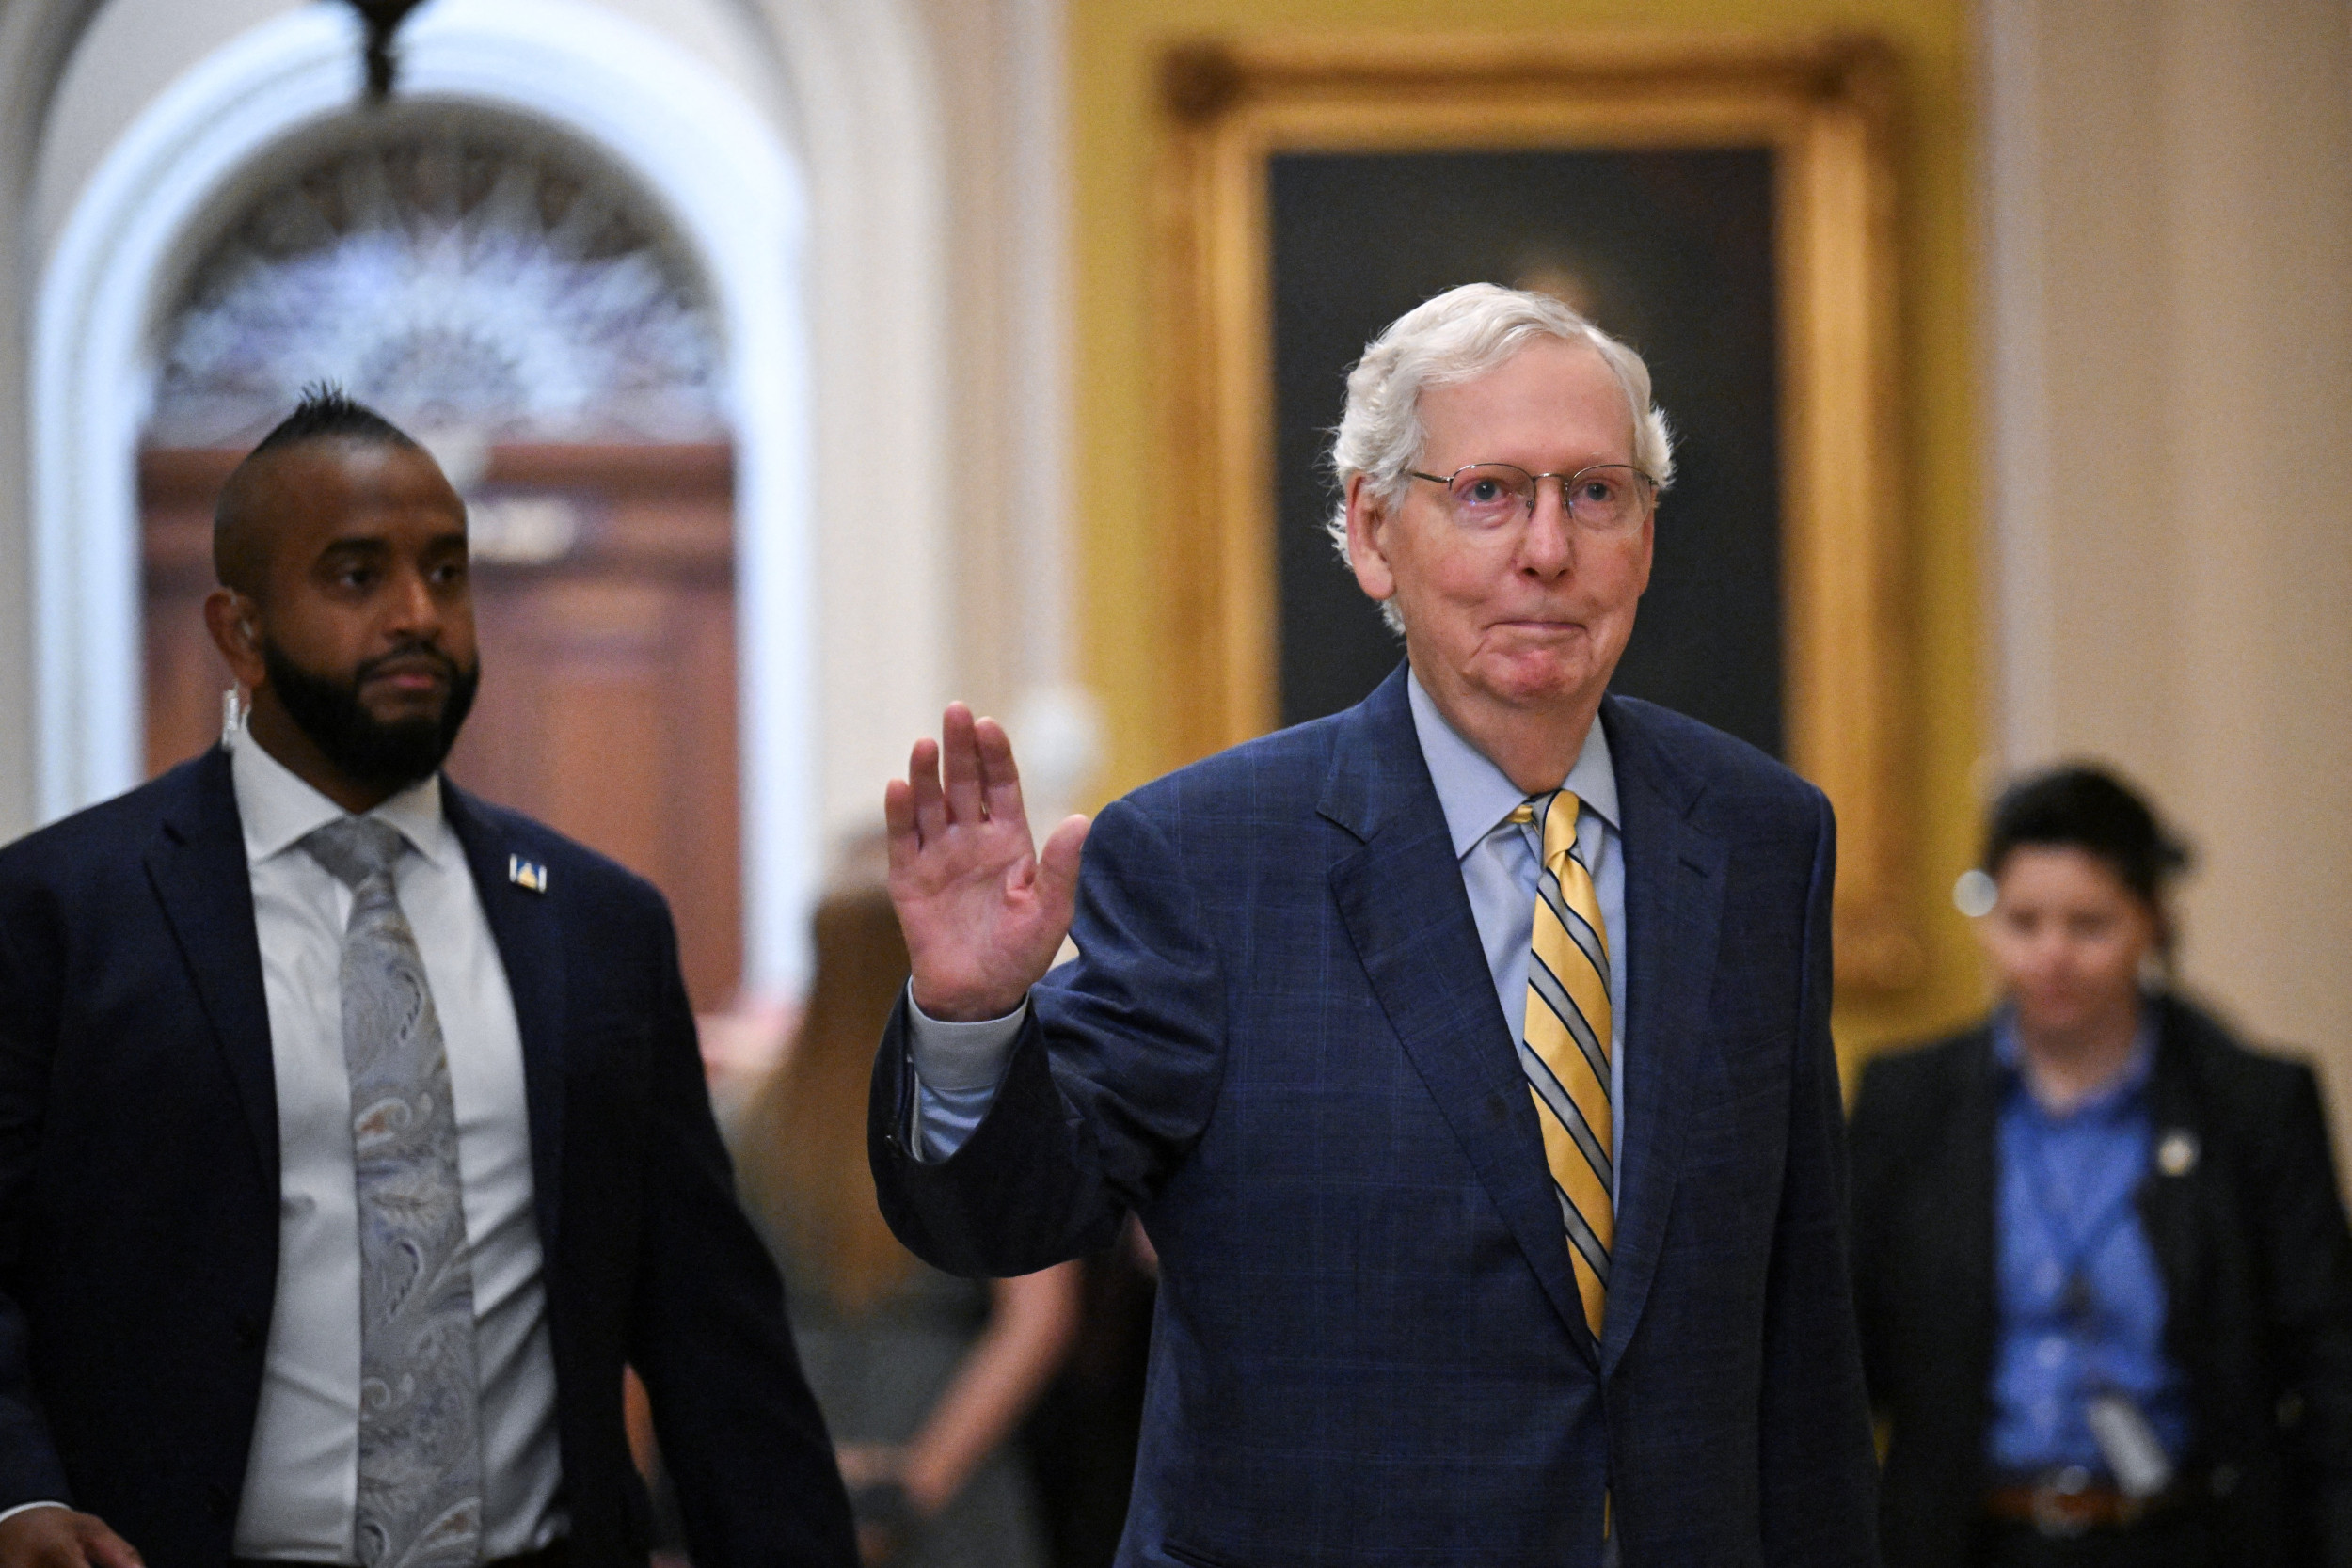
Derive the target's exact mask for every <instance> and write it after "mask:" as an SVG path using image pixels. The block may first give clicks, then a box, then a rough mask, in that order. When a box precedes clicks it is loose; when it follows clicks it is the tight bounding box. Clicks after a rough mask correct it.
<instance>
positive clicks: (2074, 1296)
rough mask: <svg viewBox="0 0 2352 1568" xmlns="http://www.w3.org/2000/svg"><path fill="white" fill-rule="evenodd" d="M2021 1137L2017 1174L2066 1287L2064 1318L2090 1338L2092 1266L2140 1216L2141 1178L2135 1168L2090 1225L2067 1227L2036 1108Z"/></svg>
mask: <svg viewBox="0 0 2352 1568" xmlns="http://www.w3.org/2000/svg"><path fill="white" fill-rule="evenodd" d="M2028 1092H2029V1091H2028ZM2018 1131H2019V1132H2022V1133H2024V1134H2025V1136H2024V1137H2023V1138H2021V1139H2020V1140H2019V1141H2020V1143H2021V1144H2022V1145H2023V1146H2024V1147H2023V1148H2020V1149H2019V1153H2020V1154H2022V1155H2023V1156H2024V1158H2023V1159H2022V1160H2020V1161H2019V1162H2018V1164H2019V1165H2020V1166H2021V1167H2025V1168H2021V1169H2020V1170H2019V1171H2018V1172H2017V1173H2016V1174H2017V1175H2019V1176H2020V1177H2023V1178H2025V1179H2026V1192H2027V1195H2028V1196H2030V1197H2031V1198H2032V1199H2033V1210H2034V1213H2035V1216H2036V1217H2037V1218H2038V1219H2039V1220H2040V1221H2041V1222H2042V1235H2043V1237H2044V1239H2045V1240H2046V1241H2047V1243H2048V1244H2049V1248H2050V1254H2051V1257H2052V1258H2053V1259H2056V1260H2057V1263H2058V1276H2059V1278H2060V1279H2061V1280H2062V1281H2063V1282H2064V1283H2063V1284H2062V1286H2061V1287H2060V1292H2059V1296H2058V1312H2059V1315H2060V1316H2062V1317H2064V1318H2066V1319H2067V1320H2069V1322H2070V1323H2071V1324H2072V1326H2073V1327H2074V1329H2075V1330H2076V1332H2078V1333H2082V1332H2087V1331H2088V1330H2089V1329H2090V1316H2091V1308H2092V1307H2093V1306H2094V1305H2095V1303H2094V1302H2093V1300H2092V1297H2091V1292H2090V1273H2089V1264H2090V1259H2091V1258H2092V1257H2093V1256H2094V1255H2095V1254H2096V1253H2097V1252H2098V1250H2099V1249H2100V1248H2101V1247H2102V1246H2104V1245H2106V1242H2107V1239H2108V1238H2109V1237H2110V1236H2112V1235H2113V1234H2114V1233H2115V1231H2116V1230H2117V1228H2118V1227H2121V1226H2122V1224H2123V1222H2124V1221H2125V1220H2127V1219H2129V1218H2130V1217H2131V1216H2132V1215H2133V1213H2134V1212H2135V1211H2136V1207H2137V1199H2138V1196H2139V1186H2140V1176H2141V1172H2140V1170H2139V1169H2137V1166H2136V1168H2135V1170H2134V1172H2133V1177H2132V1180H2130V1181H2128V1182H2126V1183H2124V1184H2123V1186H2122V1190H2121V1191H2119V1192H2116V1193H2113V1194H2110V1195H2109V1196H2107V1197H2106V1201H2104V1202H2103V1203H2102V1204H2101V1205H2100V1206H2099V1207H2098V1208H2097V1209H2095V1210H2093V1211H2092V1212H2091V1213H2090V1218H2089V1220H2088V1222H2087V1223H2085V1224H2083V1225H2082V1226H2081V1227H2079V1228H2076V1227H2072V1226H2070V1225H2069V1224H2068V1221H2069V1220H2070V1219H2072V1218H2074V1215H2073V1214H2072V1213H2070V1212H2068V1210H2069V1206H2067V1205H2062V1204H2060V1203H2058V1201H2057V1199H2056V1195H2055V1193H2054V1192H2053V1189H2054V1188H2055V1187H2057V1186H2058V1182H2057V1181H2056V1180H2053V1179H2052V1176H2051V1171H2050V1164H2051V1156H2050V1148H2049V1144H2050V1130H2049V1127H2048V1122H2047V1117H2045V1116H2043V1114H2042V1111H2041V1109H2040V1107H2039V1106H2035V1107H2032V1109H2031V1111H2030V1113H2029V1115H2028V1116H2027V1117H2026V1119H2025V1121H2024V1124H2023V1125H2022V1126H2020V1127H2019V1129H2018Z"/></svg>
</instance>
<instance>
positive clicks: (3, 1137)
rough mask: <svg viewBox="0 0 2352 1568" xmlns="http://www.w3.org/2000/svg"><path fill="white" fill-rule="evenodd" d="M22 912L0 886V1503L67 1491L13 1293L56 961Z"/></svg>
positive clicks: (45, 1076)
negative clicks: (34, 1378) (34, 1377)
mask: <svg viewBox="0 0 2352 1568" xmlns="http://www.w3.org/2000/svg"><path fill="white" fill-rule="evenodd" d="M23 915H24V911H23V909H22V908H21V901H20V898H19V896H18V890H17V889H15V888H13V887H0V1509H8V1508H14V1507H16V1506H17V1505H18V1504H19V1503H27V1502H35V1501H41V1500H48V1501H56V1502H71V1501H72V1496H73V1495H72V1492H71V1491H70V1490H68V1488H67V1486H66V1479H65V1465H64V1463H63V1461H61V1460H60V1459H59V1458H58V1456H57V1450H56V1444H55V1443H54V1442H53V1441H52V1439H51V1437H50V1434H49V1425H48V1422H47V1421H46V1420H44V1419H43V1418H42V1417H41V1411H40V1401H39V1400H38V1398H37V1397H36V1396H35V1393H34V1389H33V1370H32V1354H31V1345H30V1343H29V1339H28V1336H29V1332H30V1331H29V1327H28V1325H27V1323H26V1321H25V1316H24V1304H23V1302H22V1301H21V1300H20V1297H19V1292H20V1291H21V1289H22V1284H21V1282H22V1279H23V1275H24V1248H25V1243H26V1242H27V1240H28V1238H27V1237H26V1235H25V1233H24V1230H25V1225H24V1220H25V1215H26V1214H27V1213H28V1212H30V1211H31V1209H32V1207H33V1205H32V1201H31V1197H32V1194H31V1189H32V1184H33V1173H34V1167H35V1164H36V1163H37V1161H38V1159H39V1155H40V1132H41V1113H42V1108H43V1102H44V1100H45V1098H46V1096H45V1090H46V1086H47V1084H48V1081H49V1069H50V1058H51V1056H52V1054H53V1053H54V1052H55V1050H56V1026H57V1004H58V998H57V995H56V976H57V975H58V974H61V973H63V968H64V966H63V963H62V961H61V960H60V958H58V956H57V955H56V953H54V952H50V951H46V949H47V948H49V947H51V946H52V945H54V943H53V942H51V941H49V940H48V933H47V931H46V930H44V923H42V922H40V921H36V920H31V919H24V918H21V917H22V916H23Z"/></svg>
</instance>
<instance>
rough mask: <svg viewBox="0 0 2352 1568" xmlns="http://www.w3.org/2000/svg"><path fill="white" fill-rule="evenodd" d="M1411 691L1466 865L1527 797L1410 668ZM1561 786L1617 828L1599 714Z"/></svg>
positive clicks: (1441, 800) (1433, 777)
mask: <svg viewBox="0 0 2352 1568" xmlns="http://www.w3.org/2000/svg"><path fill="white" fill-rule="evenodd" d="M1405 689H1406V697H1407V699H1408V700H1409V701H1410V702H1411V704H1412V709H1413V734H1414V736H1416V737H1417V738H1418V739H1419V740H1420V741H1421V754H1422V761H1424V762H1426V763H1427V764H1428V765H1429V782H1430V783H1431V784H1435V785H1437V788H1438V805H1439V806H1440V807H1441V808H1443V810H1444V812H1445V825H1446V831H1447V832H1449V833H1450V834H1451V835H1452V836H1453V839H1454V859H1455V860H1460V859H1461V858H1462V857H1463V856H1464V855H1467V854H1469V853H1470V850H1471V849H1472V848H1473V847H1476V846H1477V844H1478V842H1479V840H1481V839H1483V838H1485V837H1486V835H1487V834H1488V833H1490V832H1494V831H1495V828H1496V826H1497V825H1498V824H1499V823H1501V822H1502V819H1503V818H1504V817H1506V816H1510V815H1511V813H1512V812H1514V811H1516V810H1517V809H1518V805H1519V802H1520V801H1522V800H1526V799H1527V796H1526V795H1525V794H1524V793H1523V792H1522V791H1521V790H1520V788H1519V786H1518V785H1517V784H1513V783H1512V782H1511V778H1510V775H1509V774H1507V773H1505V772H1503V770H1502V768H1497V767H1496V766H1495V765H1494V763H1493V762H1492V761H1491V760H1489V759H1488V758H1487V756H1486V753H1485V752H1481V751H1480V750H1479V749H1478V748H1477V747H1475V746H1473V745H1471V744H1470V742H1469V741H1468V740H1466V739H1464V738H1463V737H1462V734H1461V732H1460V731H1458V730H1456V729H1455V728H1454V726H1453V724H1452V723H1451V722H1449V721H1447V719H1446V716H1445V715H1444V714H1442V713H1440V712H1438V703H1437V699H1436V698H1434V697H1432V696H1430V695H1429V693H1428V691H1427V690H1426V689H1423V688H1422V684H1421V676H1420V675H1419V674H1417V673H1413V672H1412V671H1411V670H1409V669H1408V670H1407V671H1406V676H1405ZM1561 785H1562V787H1563V788H1565V789H1569V790H1573V791H1574V792H1575V794H1576V798H1577V799H1578V800H1580V801H1581V802H1583V804H1584V806H1585V807H1586V808H1587V809H1588V810H1590V811H1592V812H1594V813H1595V814H1596V815H1597V816H1599V817H1600V819H1601V820H1602V821H1604V822H1606V823H1608V824H1609V826H1610V827H1611V828H1613V829H1614V828H1616V827H1617V769H1616V765H1615V764H1614V763H1613V762H1612V761H1611V760H1610V756H1609V736H1608V734H1607V732H1606V731H1605V730H1604V729H1603V728H1602V725H1601V721H1600V715H1598V714H1595V715H1593V727H1592V728H1591V729H1589V730H1587V731H1585V732H1584V746H1583V749H1582V750H1581V751H1580V752H1577V754H1576V766H1575V767H1573V768H1569V769H1568V776H1567V777H1566V778H1565V780H1563V781H1562V782H1561Z"/></svg>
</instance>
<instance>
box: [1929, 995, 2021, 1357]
mask: <svg viewBox="0 0 2352 1568" xmlns="http://www.w3.org/2000/svg"><path fill="white" fill-rule="evenodd" d="M1961 1069H1962V1072H1963V1075H1964V1076H1963V1078H1962V1080H1961V1082H1960V1084H1959V1085H1958V1092H1959V1102H1958V1104H1956V1105H1955V1106H1954V1107H1953V1114H1952V1116H1951V1118H1950V1120H1949V1121H1948V1122H1947V1132H1946V1133H1945V1144H1944V1147H1943V1148H1941V1149H1939V1150H1936V1151H1934V1153H1933V1155H1932V1159H1933V1162H1934V1164H1932V1165H1931V1167H1930V1168H1931V1169H1932V1170H1933V1172H1934V1175H1933V1176H1932V1178H1931V1179H1930V1180H1925V1181H1923V1182H1922V1183H1921V1184H1920V1190H1921V1191H1922V1192H1923V1193H1925V1194H1928V1195H1931V1196H1932V1198H1933V1201H1934V1206H1935V1213H1936V1223H1937V1224H1938V1225H1939V1226H1943V1227H1949V1228H1948V1229H1947V1230H1945V1231H1944V1234H1945V1235H1946V1236H1947V1238H1948V1240H1947V1242H1946V1243H1945V1244H1946V1245H1947V1246H1948V1247H1949V1248H1950V1251H1949V1253H1948V1254H1947V1259H1948V1273H1947V1274H1941V1275H1938V1276H1937V1277H1938V1278H1941V1279H1944V1280H1946V1281H1947V1286H1948V1287H1949V1288H1950V1289H1951V1291H1952V1301H1951V1303H1950V1304H1949V1305H1950V1309H1951V1310H1952V1311H1954V1312H1956V1313H1958V1314H1959V1315H1960V1322H1961V1323H1962V1325H1963V1330H1964V1336H1963V1341H1962V1342H1963V1344H1964V1345H1965V1346H1966V1347H1967V1354H1968V1355H1969V1357H1970V1358H1971V1359H1972V1360H1973V1361H1975V1362H1976V1363H1977V1370H1976V1372H1975V1373H1974V1375H1973V1376H1972V1377H1971V1379H1970V1382H1969V1386H1971V1387H1973V1388H1979V1389H1982V1388H1987V1387H1990V1386H1991V1384H1992V1378H1993V1339H1994V1324H1995V1323H1996V1321H1997V1320H1998V1318H1999V1315H2000V1308H1999V1304H1998V1303H1997V1302H1996V1301H1995V1300H1994V1289H1995V1287H1994V1280H1995V1278H1996V1276H1997V1275H1998V1273H1999V1270H2000V1257H1999V1253H2000V1203H2001V1193H2000V1119H2001V1100H2002V1096H2003V1095H2004V1093H2005V1092H2006V1091H2007V1089H2008V1087H2009V1085H2010V1076H2009V1074H2008V1073H2007V1072H2006V1071H2004V1070H2003V1069H2001V1067H2000V1066H1999V1064H1998V1063H1996V1062H1995V1061H1994V1056H1993V1032H1992V1030H1991V1029H1989V1028H1987V1029H1981V1030H1979V1031H1978V1032H1977V1034H1976V1036H1975V1037H1973V1038H1972V1039H1971V1041H1970V1043H1969V1046H1968V1050H1967V1053H1966V1055H1965V1056H1964V1057H1963V1061H1962V1063H1961Z"/></svg>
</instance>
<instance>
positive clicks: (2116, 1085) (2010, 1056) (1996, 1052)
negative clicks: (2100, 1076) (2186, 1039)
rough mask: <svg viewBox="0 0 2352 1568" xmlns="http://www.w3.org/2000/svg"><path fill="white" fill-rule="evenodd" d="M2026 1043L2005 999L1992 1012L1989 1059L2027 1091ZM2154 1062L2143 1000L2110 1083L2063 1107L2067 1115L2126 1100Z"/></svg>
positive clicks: (2149, 1012)
mask: <svg viewBox="0 0 2352 1568" xmlns="http://www.w3.org/2000/svg"><path fill="white" fill-rule="evenodd" d="M2025 1053H2026V1043H2025V1041H2023V1040H2022V1039H2020V1038H2018V1037H2017V1009H2016V1008H2015V1007H2013V1006H2010V1005H2009V1004H2007V1003H2003V1004H2002V1005H2001V1008H2000V1010H1999V1011H1998V1012H1996V1013H1994V1015H1993V1059H1994V1062H1996V1063H1998V1064H1999V1065H2000V1068H2001V1070H2002V1071H2003V1072H2005V1073H2006V1074H2008V1076H2009V1078H2010V1081H2011V1082H2012V1083H2013V1084H2014V1085H2016V1087H2017V1088H2018V1089H2019V1090H2020V1091H2021V1092H2024V1093H2026V1094H2027V1095H2030V1094H2031V1093H2032V1086H2031V1085H2028V1084H2027V1083H2026V1069H2025ZM2155 1065H2156V1010H2155V1008H2153V1007H2152V1006H2147V1005H2146V1004H2145V1003H2144V1002H2143V1003H2142V1004H2141V1006H2140V1009H2139V1027H2138V1028H2137V1030H2136V1031H2134V1032H2133V1035H2132V1053H2131V1056H2130V1058H2129V1059H2128V1060H2126V1061H2125V1062H2124V1064H2123V1070H2122V1072H2119V1073H2117V1074H2116V1075H2115V1079H2114V1081H2113V1082H2112V1083H2109V1084H2107V1085H2105V1086H2103V1087H2101V1088H2099V1089H2098V1090H2096V1091H2094V1092H2093V1093H2090V1094H2088V1095H2085V1096H2084V1097H2083V1098H2082V1099H2080V1100H2078V1101H2075V1102H2074V1104H2073V1105H2070V1106H2068V1107H2067V1109H2066V1112H2065V1114H2066V1115H2067V1116H2069V1117H2073V1116H2079V1115H2081V1114H2082V1113H2084V1112H2086V1111H2091V1112H2097V1111H2108V1110H2113V1109H2116V1108H2118V1107H2121V1106H2122V1105H2124V1104H2126V1103H2128V1102H2129V1101H2131V1100H2132V1099H2133V1098H2134V1097H2135V1096H2137V1094H2138V1093H2139V1091H2140V1090H2141V1088H2143V1087H2144V1086H2146V1085H2147V1082H2148V1075H2149V1074H2150V1073H2151V1072H2153V1071H2154V1070H2155Z"/></svg>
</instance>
